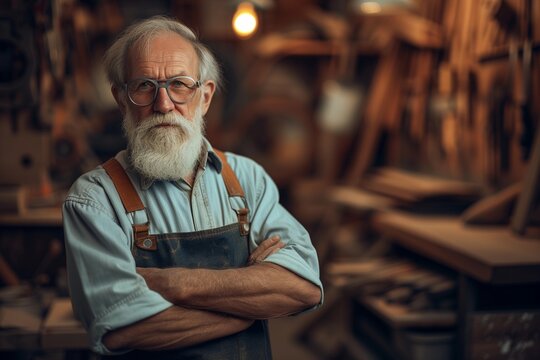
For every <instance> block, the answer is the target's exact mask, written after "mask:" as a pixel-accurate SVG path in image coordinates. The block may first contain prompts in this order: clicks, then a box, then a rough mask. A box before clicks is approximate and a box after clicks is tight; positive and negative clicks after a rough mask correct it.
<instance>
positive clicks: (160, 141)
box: [123, 106, 204, 180]
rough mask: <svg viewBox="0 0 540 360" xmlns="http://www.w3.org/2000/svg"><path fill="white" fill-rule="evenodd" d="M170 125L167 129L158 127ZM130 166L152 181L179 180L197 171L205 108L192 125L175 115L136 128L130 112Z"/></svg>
mask: <svg viewBox="0 0 540 360" xmlns="http://www.w3.org/2000/svg"><path fill="white" fill-rule="evenodd" d="M160 124H169V125H170V126H166V127H156V126H157V125H160ZM123 126H124V132H125V134H126V136H127V139H128V149H129V153H130V157H131V164H132V165H133V167H134V168H135V170H137V171H138V172H139V173H140V174H141V175H143V176H145V177H147V178H150V179H153V180H179V179H183V178H187V177H189V176H191V175H192V174H193V172H194V171H195V165H196V163H197V161H198V160H199V156H200V154H201V150H202V146H203V138H204V119H203V116H202V106H199V107H197V110H196V111H195V115H194V116H193V120H192V121H189V120H187V119H186V118H184V117H183V116H182V115H180V114H177V113H175V112H169V113H167V114H155V115H152V116H149V117H147V118H145V119H143V120H142V121H141V122H140V124H139V125H138V126H137V125H135V122H134V120H133V116H132V114H130V112H129V111H128V113H127V114H126V117H125V118H124V122H123Z"/></svg>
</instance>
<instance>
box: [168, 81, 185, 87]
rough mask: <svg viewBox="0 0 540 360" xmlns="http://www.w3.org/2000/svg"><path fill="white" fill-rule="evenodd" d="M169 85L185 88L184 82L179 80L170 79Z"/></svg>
mask: <svg viewBox="0 0 540 360" xmlns="http://www.w3.org/2000/svg"><path fill="white" fill-rule="evenodd" d="M169 87H171V88H173V89H183V88H186V87H187V85H186V84H184V83H183V82H182V81H180V80H173V81H171V84H170V85H169Z"/></svg>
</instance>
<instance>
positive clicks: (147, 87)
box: [136, 81, 154, 91]
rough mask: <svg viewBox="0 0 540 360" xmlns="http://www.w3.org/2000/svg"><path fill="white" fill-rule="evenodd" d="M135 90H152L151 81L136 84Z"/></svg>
mask: <svg viewBox="0 0 540 360" xmlns="http://www.w3.org/2000/svg"><path fill="white" fill-rule="evenodd" d="M136 90H137V91H150V90H154V84H152V82H151V81H141V82H140V83H139V84H137V87H136Z"/></svg>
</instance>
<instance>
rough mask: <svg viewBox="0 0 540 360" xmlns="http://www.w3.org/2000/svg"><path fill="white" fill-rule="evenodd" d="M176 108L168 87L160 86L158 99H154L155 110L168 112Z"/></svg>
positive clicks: (163, 112)
mask: <svg viewBox="0 0 540 360" xmlns="http://www.w3.org/2000/svg"><path fill="white" fill-rule="evenodd" d="M173 109H174V103H173V102H172V100H171V98H170V97H169V94H168V93H167V89H165V88H159V89H158V92H157V95H156V101H154V111H156V112H160V113H162V114H166V113H168V112H170V111H172V110H173Z"/></svg>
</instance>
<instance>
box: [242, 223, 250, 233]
mask: <svg viewBox="0 0 540 360" xmlns="http://www.w3.org/2000/svg"><path fill="white" fill-rule="evenodd" d="M242 230H244V232H248V231H249V224H248V223H244V224H242Z"/></svg>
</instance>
